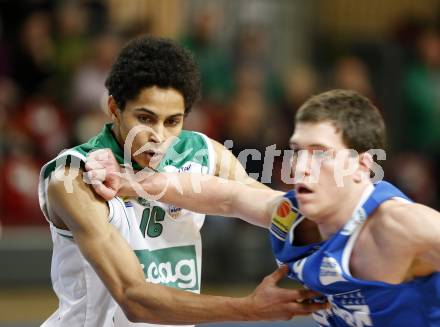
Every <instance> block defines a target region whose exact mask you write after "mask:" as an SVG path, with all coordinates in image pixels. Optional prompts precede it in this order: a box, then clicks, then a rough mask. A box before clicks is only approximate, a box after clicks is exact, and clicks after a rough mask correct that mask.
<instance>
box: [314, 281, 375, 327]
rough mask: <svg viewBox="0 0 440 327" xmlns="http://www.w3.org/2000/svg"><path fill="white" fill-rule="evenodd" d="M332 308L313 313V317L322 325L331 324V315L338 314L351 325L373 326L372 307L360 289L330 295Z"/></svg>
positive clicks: (354, 326) (357, 326) (359, 326)
mask: <svg viewBox="0 0 440 327" xmlns="http://www.w3.org/2000/svg"><path fill="white" fill-rule="evenodd" d="M327 298H328V300H329V303H330V304H331V308H330V309H327V310H321V311H318V312H316V313H314V314H313V319H315V321H316V322H317V323H319V324H320V325H321V326H331V324H330V321H331V320H334V319H331V318H330V317H331V316H337V317H339V318H340V319H342V320H343V321H344V322H345V323H346V324H347V326H350V327H368V326H373V322H372V320H371V316H370V308H369V307H368V305H367V304H366V302H365V298H364V296H363V295H362V293H361V291H360V290H356V291H352V292H348V293H344V294H338V295H329V296H328V297H327Z"/></svg>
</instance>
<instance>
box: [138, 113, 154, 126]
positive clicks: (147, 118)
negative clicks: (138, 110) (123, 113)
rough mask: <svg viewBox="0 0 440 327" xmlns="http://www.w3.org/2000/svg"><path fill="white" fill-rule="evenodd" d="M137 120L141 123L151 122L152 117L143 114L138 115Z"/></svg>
mask: <svg viewBox="0 0 440 327" xmlns="http://www.w3.org/2000/svg"><path fill="white" fill-rule="evenodd" d="M138 121H139V122H141V123H143V124H151V123H153V119H152V118H151V117H150V116H145V115H141V116H138Z"/></svg>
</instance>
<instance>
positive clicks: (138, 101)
mask: <svg viewBox="0 0 440 327" xmlns="http://www.w3.org/2000/svg"><path fill="white" fill-rule="evenodd" d="M139 108H144V109H148V110H149V111H152V112H154V113H155V114H157V115H174V114H179V113H183V112H184V111H185V104H184V99H183V96H182V94H180V92H179V91H177V90H175V89H173V88H160V87H157V86H151V87H146V88H143V89H142V90H141V92H139V95H138V96H137V97H136V98H135V99H134V100H130V101H127V104H126V108H125V109H126V110H127V109H128V110H135V109H139Z"/></svg>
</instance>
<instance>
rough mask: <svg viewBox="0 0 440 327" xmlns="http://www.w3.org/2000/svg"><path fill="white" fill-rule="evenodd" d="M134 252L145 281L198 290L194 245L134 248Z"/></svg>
mask: <svg viewBox="0 0 440 327" xmlns="http://www.w3.org/2000/svg"><path fill="white" fill-rule="evenodd" d="M134 252H135V253H136V255H137V257H138V259H139V261H140V263H141V266H142V268H143V270H144V274H145V279H146V280H147V281H149V282H151V283H154V284H163V285H166V286H171V287H174V288H181V289H184V290H199V287H200V286H199V281H198V273H197V257H196V250H195V246H194V245H189V246H177V247H172V248H166V249H160V250H154V251H149V250H135V251H134Z"/></svg>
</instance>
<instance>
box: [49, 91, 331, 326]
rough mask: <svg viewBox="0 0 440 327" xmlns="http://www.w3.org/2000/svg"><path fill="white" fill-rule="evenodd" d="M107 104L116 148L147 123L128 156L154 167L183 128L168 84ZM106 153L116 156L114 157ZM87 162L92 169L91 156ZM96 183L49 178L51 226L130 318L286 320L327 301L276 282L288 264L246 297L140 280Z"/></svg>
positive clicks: (178, 101) (234, 168) (179, 104)
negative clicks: (64, 233)
mask: <svg viewBox="0 0 440 327" xmlns="http://www.w3.org/2000/svg"><path fill="white" fill-rule="evenodd" d="M108 104H109V110H110V114H111V117H112V119H113V121H114V129H113V132H114V134H115V137H116V139H117V140H118V141H119V143H120V144H121V146H123V144H124V141H125V138H126V137H127V135H128V134H129V131H130V130H131V129H132V128H133V127H136V126H140V125H141V126H147V127H149V130H148V131H143V132H141V133H138V134H136V137H135V138H134V141H133V146H132V149H131V154H132V158H133V159H134V160H135V161H136V162H137V163H139V164H140V165H141V166H142V167H147V166H148V167H153V168H154V167H156V165H157V164H158V162H159V160H160V157H161V154H162V153H163V152H165V151H166V148H167V146H168V145H169V140H170V139H172V137H174V136H177V135H178V134H179V133H180V131H181V129H182V125H183V118H184V102H183V97H182V96H181V95H180V94H179V92H177V91H176V90H173V89H161V88H157V87H149V88H145V89H143V90H142V91H141V92H140V94H139V96H138V97H137V98H136V99H134V100H131V101H128V102H127V104H126V107H125V108H124V109H123V110H121V109H120V108H118V107H117V105H116V102H115V101H114V99H113V98H112V97H109V100H108ZM145 144H147V145H148V148H147V151H146V152H145V151H143V152H142V153H140V154H138V155H135V153H136V151H138V150H139V149H141V147H142V146H144V145H145ZM150 146H151V148H150ZM214 147H215V149H216V152H217V157H218V158H221V156H222V155H224V157H226V158H229V160H230V161H232V164H229V165H228V166H227V167H228V168H230V169H231V171H228V172H229V173H228V175H231V176H241V177H240V178H241V181H242V182H249V177H247V175H246V174H245V173H244V169H243V168H242V167H241V165H240V164H239V163H238V161H237V159H235V158H234V159H232V157H233V156H232V155H231V154H227V153H226V154H224V151H226V149H224V148H221V146H219V144H216V145H214ZM96 153H99V151H97V152H96ZM96 153H95V155H96ZM110 154H111V152H110ZM107 157H108V158H112V159H113V160H114V157H110V156H107ZM234 160H235V161H234ZM226 161H227V160H226ZM86 166H87V168H88V169H93V168H92V167H93V163H91V162H89V163H87V165H86ZM118 167H119V166H118ZM95 168H96V166H95ZM222 168H224V167H222V164H221V163H218V164H217V165H216V173H217V172H221V171H222ZM59 169H64V171H59V170H58V171H55V175H57V176H60V175H61V174H63V173H64V174H66V175H67V174H68V173H69V169H70V168H69V167H64V168H59ZM243 173H244V174H243ZM58 174H60V175H58ZM116 180H117V179H114V181H116ZM251 182H252V183H251V184H253V185H254V186H256V187H260V188H264V187H263V186H261V185H257V184H256V182H254V181H253V180H252V181H251ZM109 183H112V182H109ZM248 184H249V183H248ZM101 186H103V184H101ZM94 187H95V191H94V190H93V188H92V187H91V186H90V185H87V184H86V183H85V182H84V181H83V176H82V174H80V175H79V176H77V178H76V179H75V180H74V181H73V192H70V193H69V192H67V190H66V189H65V187H64V183H63V181H62V180H60V179H57V178H51V179H50V181H49V184H48V191H47V195H48V202H49V204H50V205H49V210H50V211H49V216H50V217H51V220H52V222H53V223H54V225H55V226H57V227H59V228H62V229H66V230H70V231H71V232H72V234H73V237H74V240H75V243H76V244H77V245H78V247H79V249H80V251H81V253H82V254H83V255H84V257H85V258H86V259H87V260H88V261H89V262H90V264H91V265H92V266H93V268H94V269H95V271H96V273H97V274H98V276H99V277H100V278H101V280H102V281H103V283H104V284H105V286H106V288H107V289H108V290H109V292H110V293H111V295H112V296H113V298H114V299H115V300H116V301H117V302H118V304H119V305H120V307H121V308H122V310H123V311H124V312H125V314H126V315H127V318H128V319H129V320H131V321H133V322H150V323H161V324H195V323H204V322H216V321H246V320H285V319H291V318H292V316H295V315H300V314H309V313H311V312H313V311H316V310H320V309H322V308H325V307H327V305H325V304H324V305H318V304H306V303H300V302H302V301H303V300H304V299H308V298H312V297H315V296H317V294H316V293H314V292H311V291H306V290H286V289H281V288H278V287H276V284H277V282H278V281H279V280H280V279H282V278H283V277H284V276H285V275H286V273H287V271H286V269H285V268H280V269H278V270H277V271H275V272H274V273H273V274H271V275H269V276H267V277H266V278H265V279H264V280H263V282H262V283H261V284H260V285H259V286H258V287H257V288H256V289H255V291H254V292H253V293H252V294H250V295H249V296H247V297H244V298H229V297H220V296H206V295H198V294H194V293H191V292H184V291H181V290H177V289H173V288H169V287H165V286H162V285H157V284H152V283H149V282H145V277H144V274H143V271H142V270H141V267H140V264H139V261H138V259H137V258H136V256H135V255H134V253H133V251H132V250H131V249H130V247H129V245H128V244H127V242H126V241H125V240H124V239H123V238H122V236H121V235H120V234H119V233H118V231H117V230H116V229H115V228H114V227H113V226H112V225H111V224H109V223H108V221H107V217H108V215H109V208H108V206H107V203H106V202H105V200H104V199H102V198H101V197H99V196H97V193H96V190H97V189H98V188H99V185H98V184H95V185H94ZM112 195H113V196H114V195H115V193H114V192H113V193H112ZM84 212H87V215H84ZM90 217H93V219H90Z"/></svg>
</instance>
